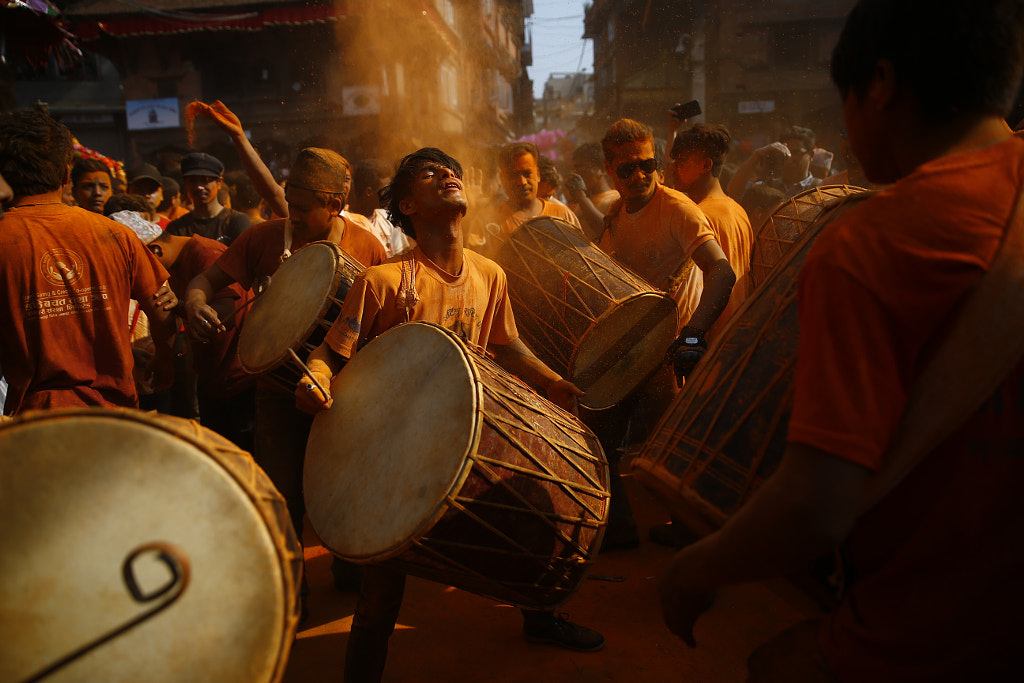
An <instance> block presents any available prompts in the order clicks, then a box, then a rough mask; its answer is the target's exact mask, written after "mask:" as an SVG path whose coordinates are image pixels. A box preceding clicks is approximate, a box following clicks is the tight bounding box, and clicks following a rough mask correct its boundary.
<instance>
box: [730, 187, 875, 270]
mask: <svg viewBox="0 0 1024 683" xmlns="http://www.w3.org/2000/svg"><path fill="white" fill-rule="evenodd" d="M861 192H864V188H861V187H854V186H852V185H820V186H818V187H812V188H811V189H809V190H804V191H803V192H801V193H800V194H798V195H794V196H793V197H791V198H790V199H787V200H786V201H784V202H782V203H781V204H779V205H778V206H777V207H776V208H775V211H773V212H772V214H771V215H770V216H768V218H766V219H765V221H764V223H762V224H761V225H760V227H758V226H755V229H756V230H757V232H756V234H755V235H754V247H753V249H752V250H751V252H750V287H751V290H753V288H754V287H757V286H758V285H759V284H761V283H762V282H764V281H765V280H767V279H768V276H769V275H771V272H772V270H773V269H774V268H775V266H776V265H778V264H779V262H780V261H782V258H783V257H784V256H785V255H786V253H787V252H788V251H789V250H790V249H791V248H792V247H793V245H794V244H795V243H796V241H797V240H798V239H800V236H801V235H803V234H804V233H805V232H806V231H807V230H808V229H810V227H811V226H812V225H814V224H815V223H816V221H817V220H818V218H819V217H820V216H821V215H822V214H823V213H824V212H825V211H827V210H828V209H829V207H831V206H832V205H833V203H834V201H835V200H837V199H842V198H843V197H849V196H850V195H854V194H859V193H861Z"/></svg>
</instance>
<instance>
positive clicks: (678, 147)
mask: <svg viewBox="0 0 1024 683" xmlns="http://www.w3.org/2000/svg"><path fill="white" fill-rule="evenodd" d="M731 147H732V135H730V134H729V129H728V128H726V127H725V126H723V125H720V124H717V123H716V124H709V123H698V124H696V125H694V126H693V127H692V128H688V129H686V130H684V131H682V132H681V133H679V134H678V135H677V136H676V141H675V142H673V143H672V155H671V156H672V158H673V159H674V158H676V157H677V156H679V155H680V154H689V153H690V152H702V153H703V154H704V156H705V157H707V158H708V159H711V175H713V176H714V177H716V178H717V177H718V176H720V175H721V173H722V164H724V163H725V157H726V156H728V154H729V150H730V149H731Z"/></svg>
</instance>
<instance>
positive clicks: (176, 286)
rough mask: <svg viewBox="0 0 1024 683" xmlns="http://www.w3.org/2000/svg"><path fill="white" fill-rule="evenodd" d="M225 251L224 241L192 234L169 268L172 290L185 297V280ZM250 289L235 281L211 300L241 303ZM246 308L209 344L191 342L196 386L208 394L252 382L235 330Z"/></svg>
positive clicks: (231, 391) (231, 393)
mask: <svg viewBox="0 0 1024 683" xmlns="http://www.w3.org/2000/svg"><path fill="white" fill-rule="evenodd" d="M226 250H227V247H226V246H225V245H224V243H223V242H218V241H217V240H211V239H209V238H206V237H203V236H202V235H192V236H191V237H189V238H188V242H186V243H185V246H183V247H182V249H181V251H180V252H179V253H178V258H177V260H175V262H174V263H173V264H172V265H171V267H170V269H169V270H170V273H171V289H173V290H174V291H175V292H181V293H182V296H184V292H185V290H186V289H187V288H188V283H189V282H191V281H192V278H194V277H195V276H196V275H199V274H200V273H202V272H203V271H204V270H206V269H207V268H209V267H210V266H211V265H213V264H214V263H216V262H217V259H218V258H219V257H220V255H221V254H223V253H224V252H225V251H226ZM249 296H250V294H249V292H248V291H247V290H245V289H244V288H243V287H242V286H241V285H240V284H238V283H237V282H236V283H234V284H231V285H229V286H227V287H225V288H224V289H222V290H220V291H219V292H217V293H216V294H214V297H213V298H214V299H233V300H234V304H233V305H234V306H236V307H237V306H239V305H242V304H244V303H245V302H246V301H248V299H249ZM247 310H248V309H243V310H241V311H239V312H238V313H237V314H236V315H235V317H234V320H233V321H232V322H231V326H230V329H228V330H227V331H225V332H223V333H221V334H218V335H217V336H215V337H214V338H213V340H211V341H210V342H209V343H205V344H191V349H192V362H193V366H194V367H195V371H196V379H197V381H198V382H199V386H200V387H201V388H202V389H203V390H204V391H205V392H206V393H207V394H209V395H210V396H220V397H228V396H234V395H236V394H238V393H239V392H241V391H244V390H246V389H248V388H249V387H251V386H253V385H254V384H255V379H256V378H255V376H254V375H250V374H249V373H247V372H246V371H245V370H243V369H242V365H241V363H239V362H238V332H239V330H240V329H241V326H242V324H243V323H244V321H245V314H246V311H247Z"/></svg>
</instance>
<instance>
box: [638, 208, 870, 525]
mask: <svg viewBox="0 0 1024 683" xmlns="http://www.w3.org/2000/svg"><path fill="white" fill-rule="evenodd" d="M824 189H825V190H826V191H825V192H822V193H820V194H819V196H820V197H822V198H823V201H824V204H823V206H821V207H819V210H818V211H817V212H816V213H817V216H818V217H817V219H815V220H814V221H812V222H811V223H810V224H809V225H808V226H807V227H806V229H804V230H803V231H802V233H801V234H800V235H799V236H797V237H796V238H795V241H794V243H793V245H792V248H789V249H787V251H786V253H785V254H783V255H782V257H781V260H780V261H779V262H778V263H777V264H776V266H775V268H774V270H773V272H771V274H770V275H769V276H768V278H767V279H766V280H765V281H764V282H763V283H762V284H761V285H760V286H759V287H758V288H757V289H755V290H754V292H753V293H752V294H751V296H750V297H749V298H748V299H747V301H746V302H745V303H744V305H743V307H742V308H741V309H740V310H739V311H737V312H736V314H735V315H734V316H733V317H732V318H731V319H730V320H729V322H728V324H727V325H726V327H725V329H724V330H723V331H722V334H721V336H720V337H719V338H718V339H717V340H716V341H715V342H714V343H713V344H712V346H711V347H710V348H709V349H708V352H707V354H706V355H705V356H704V358H703V359H702V360H701V362H700V363H699V364H698V366H697V368H696V370H695V371H694V372H693V374H692V375H691V376H690V377H688V378H687V381H686V385H685V386H684V387H683V390H682V391H681V392H680V393H679V395H678V396H676V398H675V399H674V401H673V402H672V405H671V406H670V407H669V409H668V410H667V411H666V412H665V415H664V416H662V419H661V421H660V423H659V424H658V426H657V427H656V428H655V430H654V433H653V436H652V437H651V438H650V439H649V440H648V441H647V442H646V443H645V444H644V446H643V448H642V450H641V451H640V453H639V454H638V455H637V456H636V457H635V458H634V459H633V461H632V465H631V467H632V471H633V474H634V476H636V478H637V480H638V481H640V482H641V483H642V484H644V485H645V486H646V487H647V488H648V489H650V490H651V491H652V492H654V493H655V494H657V495H658V496H659V497H660V498H661V499H662V500H663V501H664V502H665V503H666V504H667V506H668V507H669V509H670V510H672V512H673V514H675V515H676V516H677V517H678V518H680V519H681V521H683V522H684V523H686V525H687V526H689V527H690V528H692V529H694V530H695V531H697V532H698V533H702V534H707V533H710V532H712V531H714V530H715V529H717V528H719V527H721V526H722V525H723V524H724V523H725V521H726V520H727V519H728V518H729V517H730V516H732V515H733V514H734V513H735V512H736V511H737V510H738V509H739V508H740V507H741V506H742V505H743V503H745V502H746V501H747V500H748V499H749V498H750V496H751V494H752V493H753V492H754V491H755V490H757V488H758V487H759V486H760V485H761V483H762V482H763V481H764V480H765V479H766V478H767V477H768V476H770V475H771V474H772V472H774V471H775V469H776V468H777V467H778V464H779V462H780V461H781V459H782V453H783V451H784V450H785V447H786V427H787V425H788V423H789V415H790V411H791V410H792V405H793V395H792V391H793V386H792V385H793V371H794V368H795V365H796V350H797V342H798V341H799V321H798V317H797V306H796V292H797V276H798V275H799V271H800V268H801V266H802V265H803V263H804V261H805V260H806V258H807V254H808V252H809V251H810V248H811V245H812V244H813V243H814V239H815V238H816V237H817V236H818V234H819V233H820V231H821V230H822V229H823V228H824V227H825V226H826V225H827V224H828V223H829V222H830V221H832V220H833V219H834V218H835V217H836V216H838V215H840V214H841V213H842V212H844V211H846V210H847V209H848V208H849V207H851V206H853V205H855V204H857V203H859V202H861V201H863V200H864V199H866V198H868V197H870V196H872V194H873V193H870V192H863V193H860V194H853V195H846V194H842V195H841V196H838V197H834V196H832V195H831V193H829V192H827V190H829V189H831V188H824Z"/></svg>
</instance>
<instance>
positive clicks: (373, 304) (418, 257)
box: [324, 247, 519, 358]
mask: <svg viewBox="0 0 1024 683" xmlns="http://www.w3.org/2000/svg"><path fill="white" fill-rule="evenodd" d="M413 269H415V289H416V293H417V294H418V295H419V301H418V302H417V303H416V305H415V306H413V307H412V309H409V310H408V321H413V320H418V321H423V322H430V323H436V324H438V325H440V326H442V327H444V328H445V329H447V330H450V331H452V332H454V333H455V334H457V335H458V336H459V337H461V338H462V339H463V340H464V341H466V342H468V343H470V344H474V345H476V346H481V347H484V348H486V347H487V345H488V344H492V343H493V344H508V343H509V342H512V341H514V340H515V339H517V338H518V337H519V333H518V331H517V330H516V323H515V319H514V318H513V316H512V304H511V303H510V302H509V300H508V287H507V284H506V281H505V271H503V270H502V269H501V268H500V267H499V266H498V264H496V263H494V262H493V261H491V260H490V259H488V258H485V257H483V256H480V255H479V254H477V253H475V252H473V251H470V250H468V249H467V250H465V251H463V264H462V272H461V273H460V274H459V275H458V276H452V275H450V274H449V273H446V272H445V271H443V270H441V269H440V268H439V267H438V266H437V265H435V264H434V262H433V261H431V260H430V259H428V258H427V257H426V255H425V254H424V253H423V251H422V250H421V249H420V248H419V247H416V248H415V249H413V250H412V251H410V252H406V253H405V254H403V255H401V256H396V257H394V258H392V259H389V260H388V262H387V263H384V264H383V265H380V266H376V267H374V268H367V269H366V270H365V271H364V272H362V273H360V274H359V275H358V276H356V280H355V283H354V284H353V285H352V289H351V290H349V293H348V296H346V297H345V303H344V305H343V306H342V309H341V315H339V316H338V319H337V320H336V321H335V323H334V325H333V326H332V327H331V330H330V332H328V333H327V337H326V338H325V339H324V341H325V342H326V343H327V345H328V346H329V347H330V348H331V349H332V350H333V351H334V352H335V353H338V354H340V355H342V356H344V357H345V358H351V357H352V354H353V353H355V352H356V351H357V350H358V349H360V348H362V346H363V344H365V343H366V342H367V341H370V340H371V339H373V338H374V337H376V336H377V335H379V334H381V333H383V332H385V331H387V330H389V329H391V328H392V327H394V326H395V325H400V324H402V323H404V322H407V319H406V311H407V309H405V308H404V307H402V308H400V307H399V306H398V304H397V303H396V297H397V296H398V294H399V292H400V291H402V285H403V270H404V272H405V275H404V278H405V280H406V282H408V280H409V278H410V273H411V272H412V270H413Z"/></svg>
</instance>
